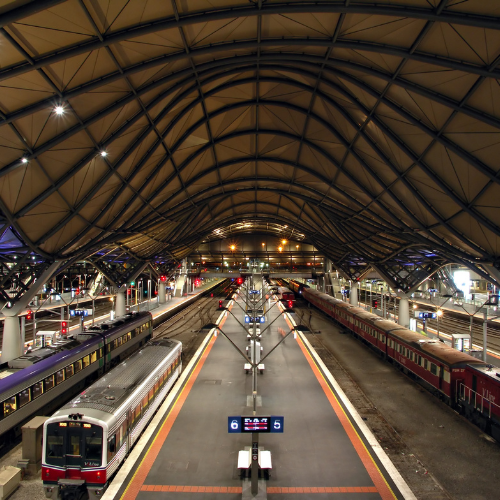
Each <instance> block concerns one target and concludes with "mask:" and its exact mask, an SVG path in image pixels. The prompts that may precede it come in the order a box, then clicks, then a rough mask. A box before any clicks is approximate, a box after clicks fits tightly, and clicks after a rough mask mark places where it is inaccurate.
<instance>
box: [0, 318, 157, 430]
mask: <svg viewBox="0 0 500 500" xmlns="http://www.w3.org/2000/svg"><path fill="white" fill-rule="evenodd" d="M150 326H151V321H148V322H147V323H144V324H143V325H140V326H138V327H137V328H135V329H134V330H132V331H131V332H128V333H126V334H124V335H122V336H121V337H118V338H117V339H115V340H113V341H112V342H110V343H109V344H108V346H107V352H108V353H109V352H111V351H112V350H114V349H116V348H117V347H119V346H121V345H122V344H124V343H125V342H128V341H129V340H131V339H132V338H133V337H136V336H137V335H140V334H141V333H142V332H143V331H144V330H146V329H148V328H149V327H150ZM111 346H112V347H111ZM102 357H103V349H102V348H100V349H97V350H96V351H94V352H92V353H91V354H87V356H84V357H83V358H82V359H79V360H77V361H75V362H74V363H71V364H70V365H68V366H66V367H64V368H62V369H61V370H58V371H57V372H55V373H53V374H52V375H49V376H48V377H46V378H45V379H44V380H41V381H39V382H36V383H35V384H33V385H32V386H31V387H28V388H26V389H24V390H23V391H21V392H20V393H18V394H17V395H15V396H12V397H10V398H9V399H6V400H5V401H3V402H2V404H1V406H0V420H1V419H3V418H5V417H7V416H8V415H10V414H11V413H13V412H14V411H16V410H18V409H19V408H22V407H23V406H25V405H26V404H28V403H29V402H30V401H33V400H34V399H36V398H37V397H39V396H41V395H42V394H43V393H45V392H47V391H50V389H52V388H53V387H55V386H56V385H59V384H62V383H63V382H64V381H65V380H66V379H68V378H70V377H72V376H73V375H75V374H76V373H78V372H79V371H81V370H83V369H84V368H87V366H89V365H91V364H92V363H95V362H96V361H97V360H98V359H101V358H102Z"/></svg>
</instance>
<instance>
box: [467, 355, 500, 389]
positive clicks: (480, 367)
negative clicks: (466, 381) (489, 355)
mask: <svg viewBox="0 0 500 500" xmlns="http://www.w3.org/2000/svg"><path fill="white" fill-rule="evenodd" d="M477 361H479V360H477ZM469 366H470V367H471V368H472V369H473V370H476V371H478V372H481V373H482V374H483V375H486V376H487V377H488V378H491V379H493V380H494V381H495V382H496V383H497V384H500V368H498V367H496V366H493V365H490V364H487V363H482V364H469Z"/></svg>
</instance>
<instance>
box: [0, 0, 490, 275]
mask: <svg viewBox="0 0 500 500" xmlns="http://www.w3.org/2000/svg"><path fill="white" fill-rule="evenodd" d="M18 3H19V5H17V4H18ZM11 4H12V5H10V7H12V8H10V10H9V7H5V8H4V14H3V15H0V26H2V27H1V28H0V44H1V46H2V51H1V53H0V202H1V203H0V209H1V210H2V212H3V213H4V215H5V217H6V221H9V224H11V225H12V226H13V227H14V228H15V229H16V230H17V232H18V233H19V234H20V235H21V237H22V238H23V239H25V241H26V242H27V243H28V244H29V245H35V246H37V247H38V248H39V249H40V251H41V252H42V253H43V254H44V255H51V256H53V257H54V258H71V257H85V256H88V255H90V254H92V253H94V252H96V251H98V250H100V249H102V248H104V247H105V246H106V245H121V247H122V248H123V249H126V250H128V251H130V252H131V253H132V254H133V255H135V256H136V257H138V258H142V259H152V258H156V257H159V256H167V258H181V257H183V256H184V255H187V254H188V253H189V252H190V250H191V249H192V248H194V247H196V246H197V245H198V244H199V243H200V242H201V241H203V240H204V239H206V238H211V237H218V236H220V235H221V234H225V229H224V228H225V227H226V226H227V227H233V228H234V227H235V224H238V221H245V222H244V224H245V225H244V227H243V226H242V227H241V228H239V229H238V230H243V229H245V230H248V231H252V230H254V229H255V230H259V231H263V230H268V231H275V232H276V231H280V232H281V231H283V228H284V227H285V226H286V228H287V230H288V231H290V234H292V233H293V234H297V233H300V234H301V235H303V237H304V238H308V239H309V240H310V241H311V242H313V243H314V244H315V245H316V246H317V247H318V248H322V249H323V250H324V251H325V252H326V253H327V254H328V256H329V257H330V258H331V259H333V260H334V261H335V262H337V264H339V265H340V266H342V264H343V263H344V262H345V263H346V265H349V264H348V263H349V262H366V263H367V264H370V263H372V264H373V263H374V264H376V263H377V262H382V261H384V259H385V258H387V257H389V256H394V255H397V254H398V252H403V251H404V250H405V248H407V247H408V245H411V246H412V247H413V246H415V247H420V248H421V249H427V250H428V251H429V252H434V253H437V254H439V255H441V256H444V255H446V256H447V259H448V260H449V261H457V260H459V261H461V262H470V263H474V262H486V263H496V262H497V261H498V260H499V257H500V223H499V222H498V221H499V220H500V205H499V203H500V201H499V200H500V186H499V184H500V176H499V172H498V171H499V162H498V158H499V157H500V85H499V81H500V68H499V67H498V66H499V62H500V32H499V27H500V19H499V16H500V7H499V6H498V2H496V1H494V0H489V1H487V0H476V1H473V0H469V1H465V2H464V1H454V0H448V1H446V0H442V1H438V0H404V1H403V0H399V1H398V0H391V1H389V0H387V1H385V2H384V3H380V2H371V1H351V2H345V1H336V0H330V1H326V2H321V3H317V2H310V3H309V2H307V1H305V2H304V1H301V2H293V1H292V2H287V3H286V4H284V3H281V2H278V1H272V0H268V1H263V2H246V1H245V2H238V1H237V0H236V1H235V0H232V1H231V0H222V1H215V2H214V1H210V2H208V1H203V0H193V1H191V2H178V1H177V0H172V1H171V2H165V1H164V0H67V1H49V0H37V1H36V2H11ZM21 4H22V5H21ZM5 9H7V10H5ZM241 223H243V222H241ZM265 228H267V229H265ZM277 228H278V229H277ZM280 234H281V233H280Z"/></svg>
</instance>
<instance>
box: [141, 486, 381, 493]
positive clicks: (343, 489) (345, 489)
mask: <svg viewBox="0 0 500 500" xmlns="http://www.w3.org/2000/svg"><path fill="white" fill-rule="evenodd" d="M141 491H149V492H151V491H154V492H158V491H168V492H177V493H179V492H182V493H242V488H241V487H239V486H176V485H156V484H144V485H143V486H142V487H141ZM267 493H278V494H280V493H281V494H290V493H378V490H377V488H376V487H375V486H323V487H321V486H318V487H310V486H308V487H306V486H304V487H300V486H296V487H290V488H287V487H283V486H269V487H268V488H267Z"/></svg>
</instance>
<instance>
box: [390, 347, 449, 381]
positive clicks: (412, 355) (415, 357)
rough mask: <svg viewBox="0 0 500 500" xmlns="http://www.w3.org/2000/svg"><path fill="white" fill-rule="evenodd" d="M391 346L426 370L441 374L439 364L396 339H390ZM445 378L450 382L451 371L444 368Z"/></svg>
mask: <svg viewBox="0 0 500 500" xmlns="http://www.w3.org/2000/svg"><path fill="white" fill-rule="evenodd" d="M389 347H392V348H394V349H395V350H396V351H397V352H399V353H400V354H402V355H403V356H405V357H406V358H408V359H409V360H410V361H413V362H414V363H416V364H417V365H419V366H421V367H422V368H423V369H424V370H427V371H429V372H431V373H432V374H433V375H439V370H438V366H437V365H436V364H435V363H432V362H431V361H428V360H427V359H425V358H423V357H422V356H420V355H419V354H417V353H416V352H413V351H412V350H411V349H408V348H406V347H405V346H404V345H402V344H397V343H396V342H394V340H391V339H389ZM443 378H444V379H445V381H447V382H449V381H450V372H448V371H447V370H444V376H443Z"/></svg>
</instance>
